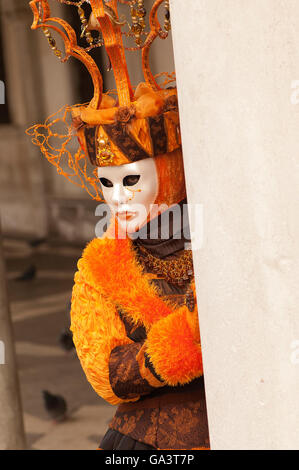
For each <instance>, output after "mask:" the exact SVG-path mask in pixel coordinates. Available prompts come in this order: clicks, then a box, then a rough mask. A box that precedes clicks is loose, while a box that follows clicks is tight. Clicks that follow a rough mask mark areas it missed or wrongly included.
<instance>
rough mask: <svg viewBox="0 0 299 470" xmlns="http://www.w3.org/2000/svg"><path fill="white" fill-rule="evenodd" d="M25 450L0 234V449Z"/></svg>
mask: <svg viewBox="0 0 299 470" xmlns="http://www.w3.org/2000/svg"><path fill="white" fill-rule="evenodd" d="M22 449H25V435H24V426H23V417H22V407H21V398H20V388H19V381H18V374H17V364H16V357H15V347H14V341H13V331H12V323H11V317H10V312H9V306H8V298H7V291H6V279H5V266H4V259H3V251H2V238H1V233H0V450H22Z"/></svg>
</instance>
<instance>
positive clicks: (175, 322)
mask: <svg viewBox="0 0 299 470" xmlns="http://www.w3.org/2000/svg"><path fill="white" fill-rule="evenodd" d="M144 348H145V356H146V357H147V360H148V362H149V363H150V364H151V367H150V369H151V370H152V373H153V374H155V375H156V376H157V377H159V378H160V380H163V381H164V383H166V384H167V385H170V386H176V385H184V384H186V383H188V382H191V380H193V379H195V378H197V377H200V376H201V375H202V374H203V366H202V354H201V346H200V333H199V325H198V316H197V309H195V310H194V312H190V311H189V310H188V308H187V307H185V306H184V307H181V308H179V309H178V310H176V311H175V312H174V313H172V314H170V315H168V316H167V317H165V318H163V319H161V320H159V321H158V322H156V323H155V324H154V325H153V326H152V328H151V330H150V331H149V333H148V338H147V340H146V342H145V345H144Z"/></svg>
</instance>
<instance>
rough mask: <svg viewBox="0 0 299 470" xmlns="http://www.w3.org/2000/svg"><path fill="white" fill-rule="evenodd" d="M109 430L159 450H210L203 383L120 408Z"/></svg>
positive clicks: (167, 389)
mask: <svg viewBox="0 0 299 470" xmlns="http://www.w3.org/2000/svg"><path fill="white" fill-rule="evenodd" d="M110 428H111V429H114V430H117V431H119V432H120V433H122V434H125V435H127V436H129V437H131V438H132V439H135V440H136V441H139V442H144V443H145V444H148V445H151V446H153V447H155V448H159V449H192V448H195V447H209V436H208V423H207V411H206V403H205V393H204V385H203V380H200V379H197V380H195V381H193V382H192V383H191V384H188V385H185V386H184V387H175V388H171V387H164V388H163V389H160V390H156V391H155V392H153V393H152V394H151V395H150V396H148V397H143V398H141V399H140V400H139V401H138V402H135V403H124V404H122V405H120V406H119V407H118V410H117V412H116V414H115V417H114V418H113V420H112V422H111V423H110Z"/></svg>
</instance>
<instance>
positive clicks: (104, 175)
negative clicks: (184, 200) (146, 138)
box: [98, 158, 158, 233]
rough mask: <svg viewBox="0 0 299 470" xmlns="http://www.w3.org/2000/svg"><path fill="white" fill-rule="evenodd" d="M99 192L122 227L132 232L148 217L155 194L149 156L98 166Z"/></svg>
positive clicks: (156, 191) (153, 174) (155, 183)
mask: <svg viewBox="0 0 299 470" xmlns="http://www.w3.org/2000/svg"><path fill="white" fill-rule="evenodd" d="M98 177H99V180H100V182H101V187H102V191H103V196H104V199H105V201H106V203H107V204H108V205H109V207H110V209H111V211H112V213H113V214H114V215H115V216H116V217H117V219H118V223H119V225H120V226H121V228H122V229H123V230H125V231H126V232H128V233H133V232H135V231H137V230H139V229H140V228H141V227H142V226H143V225H144V224H145V223H146V222H147V220H148V214H149V212H150V210H151V205H152V204H154V202H155V200H156V197H157V194H158V174H157V170H156V165H155V161H154V159H153V158H145V159H143V160H139V161H138V162H134V163H128V164H125V165H120V166H104V167H100V168H98Z"/></svg>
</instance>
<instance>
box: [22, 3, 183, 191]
mask: <svg viewBox="0 0 299 470" xmlns="http://www.w3.org/2000/svg"><path fill="white" fill-rule="evenodd" d="M57 1H59V2H60V3H65V4H68V5H73V6H76V7H77V9H78V13H79V16H80V19H81V22H82V36H85V40H86V41H87V44H88V45H87V47H85V48H84V47H81V46H79V45H78V41H77V36H76V33H75V31H74V29H73V28H72V27H71V26H70V25H69V24H68V23H67V22H66V21H64V20H63V19H61V18H56V17H55V18H54V17H51V15H50V8H49V4H48V0H32V1H31V2H30V6H31V8H32V11H33V13H34V21H33V24H32V29H37V28H41V29H42V30H43V32H44V33H45V35H46V37H47V39H48V42H49V44H50V46H51V48H52V49H53V51H54V53H55V54H56V55H57V57H58V58H59V59H60V60H61V61H63V62H64V61H66V60H67V59H68V58H69V57H70V56H73V57H75V58H77V59H79V60H80V61H81V62H82V63H83V64H84V65H85V66H86V68H87V69H88V71H89V73H90V75H91V77H92V81H93V86H94V95H93V98H92V99H91V101H90V103H89V104H87V105H76V106H72V107H69V106H65V107H64V108H63V109H62V110H60V111H59V112H58V113H56V114H55V115H53V116H51V117H50V118H48V119H47V121H46V122H45V123H44V124H42V125H35V126H32V127H31V128H30V129H28V131H27V133H28V134H29V135H31V136H32V141H33V143H34V144H36V145H38V146H39V147H40V149H41V151H42V152H43V154H44V155H45V156H46V158H47V159H48V160H49V161H50V163H52V164H53V165H55V166H56V167H57V171H58V172H59V173H61V174H63V175H64V176H66V177H67V178H68V179H70V180H71V181H72V182H75V183H77V184H79V185H80V186H82V187H84V188H85V189H86V190H87V191H88V192H89V194H90V195H91V196H92V197H94V198H95V199H101V197H100V192H99V189H98V184H97V176H96V174H95V171H94V172H92V171H91V172H90V171H89V169H88V162H87V159H86V156H88V157H89V161H90V162H91V164H92V165H94V166H96V167H98V166H104V165H122V164H125V163H130V162H135V161H138V160H140V159H143V158H148V157H157V156H161V155H165V154H169V153H172V152H174V151H178V150H179V149H180V147H181V139H180V130H179V115H178V103H177V94H176V89H175V88H173V87H172V88H168V89H165V88H162V87H160V86H159V85H158V83H157V81H156V78H155V77H154V76H153V74H152V72H151V70H150V67H149V51H150V47H151V45H152V43H153V41H154V40H155V39H156V38H158V37H159V38H162V39H165V38H166V37H167V35H168V31H169V29H170V21H169V0H156V1H154V2H153V6H152V8H151V10H150V13H149V26H150V30H149V32H148V33H145V27H146V26H145V15H146V11H145V9H144V6H143V0H130V1H127V0H106V1H105V0H78V1H69V0H57ZM118 3H122V4H128V5H129V6H130V8H131V15H132V26H129V28H130V29H129V32H127V33H124V32H123V31H122V28H123V27H124V25H128V22H127V20H126V19H123V18H120V17H119V14H118ZM163 3H164V5H165V8H166V10H165V22H164V29H163V28H162V26H161V25H160V22H159V20H158V9H159V7H160V6H161V5H162V4H163ZM87 14H88V15H89V18H88V17H87ZM53 31H54V32H56V33H57V34H58V35H59V36H60V37H61V38H62V40H63V42H64V45H65V55H64V56H63V54H62V52H61V51H60V50H59V49H58V47H57V45H56V41H55V39H54V38H53V36H52V32H53ZM123 34H126V35H127V36H133V37H134V38H135V41H136V47H133V48H130V49H131V50H138V49H142V68H143V74H144V78H145V82H144V83H141V84H139V85H138V87H137V88H136V90H135V91H134V90H133V88H132V86H131V83H130V78H129V74H128V69H127V64H126V58H125V47H124V45H123V39H122V36H123ZM143 34H144V35H145V40H144V42H142V35H143ZM101 45H104V46H105V48H106V51H107V53H108V56H109V59H110V62H111V66H112V68H113V72H114V76H115V81H116V88H117V90H116V93H117V98H116V99H115V98H113V97H112V96H111V94H110V93H107V94H103V83H102V76H101V73H100V71H99V68H98V67H97V64H96V63H95V61H94V60H93V58H92V57H91V55H90V54H89V52H90V50H91V49H93V48H94V47H99V46H101ZM166 75H167V78H168V79H167V80H166V84H169V83H171V82H172V81H174V76H173V74H166ZM164 86H165V85H164ZM61 126H62V128H61ZM65 126H66V127H65ZM74 131H75V132H74ZM74 133H76V134H77V137H78V140H79V143H80V148H79V150H78V151H77V152H74V151H73V148H72V149H70V148H69V143H70V141H71V139H72V136H73V135H74ZM57 142H58V143H57ZM66 164H67V169H66ZM91 168H92V167H91ZM70 170H71V172H70ZM75 178H76V179H77V181H76V179H75ZM78 181H79V183H78Z"/></svg>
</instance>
